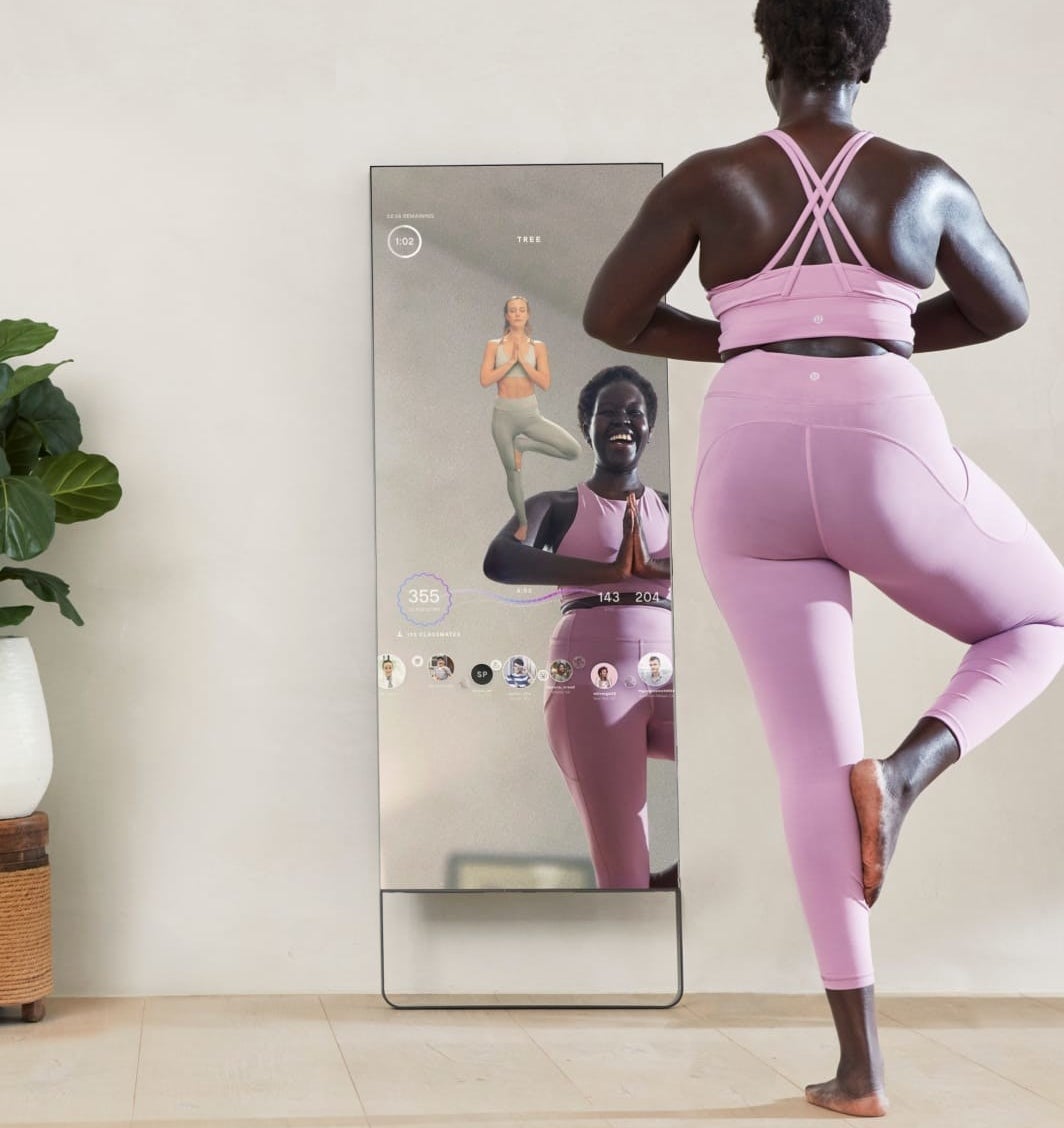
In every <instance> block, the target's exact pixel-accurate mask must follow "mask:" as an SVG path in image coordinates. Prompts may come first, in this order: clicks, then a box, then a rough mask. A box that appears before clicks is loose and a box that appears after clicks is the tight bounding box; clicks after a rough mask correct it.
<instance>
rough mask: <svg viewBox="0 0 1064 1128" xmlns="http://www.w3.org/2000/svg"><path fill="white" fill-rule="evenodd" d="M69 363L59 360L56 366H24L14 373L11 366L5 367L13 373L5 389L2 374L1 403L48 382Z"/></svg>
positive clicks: (0, 378) (0, 374) (0, 380)
mask: <svg viewBox="0 0 1064 1128" xmlns="http://www.w3.org/2000/svg"><path fill="white" fill-rule="evenodd" d="M69 363H70V361H69V360H57V361H56V362H55V363H54V364H23V365H22V366H21V367H19V368H16V369H15V371H14V372H11V365H9V364H5V365H3V366H2V367H3V368H6V369H7V370H8V372H11V376H10V377H9V379H8V381H7V386H6V387H4V383H3V374H2V373H0V403H2V402H3V401H5V400H9V399H12V398H13V397H15V396H17V395H19V394H20V393H21V392H24V391H25V390H26V389H27V388H29V387H32V385H34V384H37V383H40V381H41V380H46V379H47V378H48V377H49V376H51V374H52V373H53V372H54V371H55V370H56V369H57V368H58V367H59V366H60V365H61V364H69Z"/></svg>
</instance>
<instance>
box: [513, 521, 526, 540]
mask: <svg viewBox="0 0 1064 1128" xmlns="http://www.w3.org/2000/svg"><path fill="white" fill-rule="evenodd" d="M527 536H528V526H527V525H518V526H517V528H516V529H515V530H514V540H519V541H523V540H524V539H525V537H527Z"/></svg>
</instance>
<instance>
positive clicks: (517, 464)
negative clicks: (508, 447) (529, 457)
mask: <svg viewBox="0 0 1064 1128" xmlns="http://www.w3.org/2000/svg"><path fill="white" fill-rule="evenodd" d="M521 458H522V454H521V452H520V451H519V450H518V449H517V447H514V469H515V470H520V469H521Z"/></svg>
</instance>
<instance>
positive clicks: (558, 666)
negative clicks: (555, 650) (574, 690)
mask: <svg viewBox="0 0 1064 1128" xmlns="http://www.w3.org/2000/svg"><path fill="white" fill-rule="evenodd" d="M549 672H550V677H551V681H555V682H558V683H559V684H563V683H564V682H567V681H569V680H570V679H571V678H572V676H573V664H572V662H567V661H566V660H565V659H564V658H556V659H555V660H554V661H553V662H551V664H550V671H549Z"/></svg>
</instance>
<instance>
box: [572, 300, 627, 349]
mask: <svg viewBox="0 0 1064 1128" xmlns="http://www.w3.org/2000/svg"><path fill="white" fill-rule="evenodd" d="M584 332H585V333H586V334H587V335H588V336H589V337H594V338H595V340H596V341H602V342H603V344H606V345H610V346H611V347H612V348H615V349H623V348H624V346H625V345H627V344H628V343H629V341H630V339H631V338H630V337H628V336H627V334H625V333H622V332H621V327H620V326H619V325H618V324H617V321H616V319H614V318H612V317H610V315H609V313H608V312H607V311H605V310H597V309H595V308H593V306H592V305H591V303H590V302H589V303H588V304H587V306H586V307H585V309H584Z"/></svg>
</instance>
